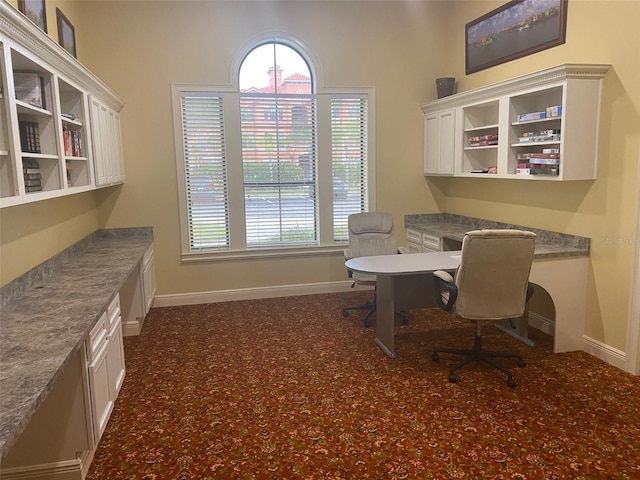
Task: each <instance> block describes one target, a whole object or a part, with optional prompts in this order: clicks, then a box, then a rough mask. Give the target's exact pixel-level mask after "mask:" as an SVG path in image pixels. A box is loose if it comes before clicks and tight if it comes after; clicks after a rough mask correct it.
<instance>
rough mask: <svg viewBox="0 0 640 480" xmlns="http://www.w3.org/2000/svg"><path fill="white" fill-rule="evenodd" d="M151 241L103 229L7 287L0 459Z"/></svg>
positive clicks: (145, 234) (1, 331)
mask: <svg viewBox="0 0 640 480" xmlns="http://www.w3.org/2000/svg"><path fill="white" fill-rule="evenodd" d="M152 243H153V231H152V229H151V228H150V227H143V228H131V229H109V230H98V231H97V232H94V234H92V235H90V236H89V237H87V238H86V239H84V240H82V241H81V242H78V244H76V245H74V246H73V247H70V248H69V249H67V250H65V252H63V253H61V254H60V255H56V256H55V257H53V258H52V259H50V260H49V261H47V262H45V263H43V264H42V265H40V266H38V267H36V268H34V269H33V270H31V271H30V272H27V273H26V274H24V275H23V276H22V277H20V278H19V279H16V280H14V281H12V282H10V283H9V284H7V285H5V286H3V287H2V289H1V290H2V295H1V297H0V298H1V300H2V303H0V308H1V309H2V315H1V317H0V392H1V394H0V458H1V457H2V456H4V455H5V454H6V453H8V451H9V449H10V448H11V446H12V445H13V443H14V441H15V440H16V439H17V438H18V436H19V435H20V433H21V432H22V431H23V430H24V428H25V426H26V425H27V424H28V422H29V420H30V419H31V416H32V415H33V414H34V413H35V411H36V410H37V409H38V407H39V406H40V405H41V404H42V402H43V401H44V399H45V397H46V396H47V394H48V393H49V392H50V391H51V389H52V388H53V385H54V384H55V382H56V380H57V378H58V376H59V374H60V373H61V372H62V371H63V370H64V367H65V365H66V364H67V362H68V361H69V359H70V358H71V357H72V355H73V354H74V353H75V352H76V351H77V350H78V349H80V348H82V346H83V344H84V341H85V339H86V337H87V336H88V334H89V332H90V331H91V329H92V328H93V326H94V325H95V324H96V322H97V321H98V319H99V318H100V316H101V315H102V313H103V312H105V311H106V309H107V305H108V304H109V302H110V301H111V300H112V299H113V298H114V296H115V295H116V294H117V293H118V291H119V290H120V288H121V287H122V285H123V283H124V281H125V280H126V279H127V277H128V276H129V274H130V273H131V272H132V271H133V269H134V268H135V267H136V266H137V265H138V264H139V263H140V261H141V260H142V258H143V255H144V253H145V251H146V250H147V249H148V247H149V246H150V245H151V244H152Z"/></svg>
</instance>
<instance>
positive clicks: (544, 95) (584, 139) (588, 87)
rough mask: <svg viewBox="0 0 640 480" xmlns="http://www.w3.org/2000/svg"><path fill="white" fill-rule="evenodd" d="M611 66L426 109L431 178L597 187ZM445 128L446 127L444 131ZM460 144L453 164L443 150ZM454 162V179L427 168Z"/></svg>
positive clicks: (522, 82)
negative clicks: (440, 118)
mask: <svg viewBox="0 0 640 480" xmlns="http://www.w3.org/2000/svg"><path fill="white" fill-rule="evenodd" d="M608 69H609V65H584V64H565V65H559V66H557V67H553V68H549V69H546V70H542V71H540V72H536V73H532V74H529V75H524V76H521V77H517V78H514V79H511V80H506V81H504V82H500V83H496V84H493V85H489V86H486V87H482V88H478V89H475V90H470V91H468V92H464V93H460V94H457V95H452V96H449V97H445V98H443V99H439V100H435V101H433V102H429V103H427V104H424V105H422V107H421V108H422V110H423V112H424V114H425V124H426V122H427V119H430V118H432V117H433V115H434V113H435V112H442V111H452V110H453V111H455V121H452V122H450V123H449V124H447V125H446V126H447V127H448V128H449V129H448V130H447V131H444V130H446V129H441V131H439V132H438V133H437V134H435V133H434V132H435V130H433V129H432V130H431V131H429V130H428V129H425V172H424V173H425V175H437V174H440V175H452V176H458V177H466V176H468V177H476V178H509V179H529V180H552V181H564V180H593V179H595V178H596V174H597V159H598V133H599V132H598V130H599V119H600V99H601V90H602V81H603V78H604V76H605V74H606V72H607V70H608ZM443 125H444V124H442V123H441V124H439V126H440V127H443ZM450 138H453V139H454V140H453V143H454V145H453V147H452V151H453V152H454V153H453V159H452V160H451V159H450V158H449V157H450V155H445V156H444V157H443V156H442V154H441V152H440V147H439V145H440V144H441V143H442V142H443V141H444V139H447V141H448V139H450ZM442 161H446V162H450V163H451V168H450V170H449V171H445V170H444V169H441V170H439V171H437V170H436V169H434V168H427V166H428V165H438V164H439V163H441V162H442Z"/></svg>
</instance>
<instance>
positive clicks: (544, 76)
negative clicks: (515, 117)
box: [420, 63, 611, 113]
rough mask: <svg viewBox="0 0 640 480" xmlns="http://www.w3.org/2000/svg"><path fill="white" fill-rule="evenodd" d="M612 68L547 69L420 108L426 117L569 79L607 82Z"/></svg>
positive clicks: (574, 65) (576, 66)
mask: <svg viewBox="0 0 640 480" xmlns="http://www.w3.org/2000/svg"><path fill="white" fill-rule="evenodd" d="M610 67H611V65H607V64H582V63H565V64H563V65H558V66H555V67H551V68H547V69H546V70H540V71H539V72H534V73H530V74H527V75H522V76H520V77H516V78H512V79H509V80H505V81H502V82H498V83H493V84H491V85H487V86H484V87H480V88H476V89H473V90H468V91H466V92H461V93H457V94H455V95H450V96H448V97H444V98H440V99H438V100H434V101H431V102H427V103H425V104H423V105H421V106H420V108H421V109H422V111H423V112H424V113H427V112H433V111H437V110H442V109H445V108H451V107H457V106H459V105H463V104H468V103H469V102H470V100H472V101H473V102H479V101H482V100H485V99H488V98H496V97H499V96H502V95H506V94H509V93H512V92H516V91H522V90H525V89H527V88H534V87H540V86H544V85H550V84H554V83H561V82H563V81H565V80H569V79H578V78H581V79H585V78H590V79H595V80H598V79H601V78H604V76H605V74H606V73H607V71H608V70H609V68H610Z"/></svg>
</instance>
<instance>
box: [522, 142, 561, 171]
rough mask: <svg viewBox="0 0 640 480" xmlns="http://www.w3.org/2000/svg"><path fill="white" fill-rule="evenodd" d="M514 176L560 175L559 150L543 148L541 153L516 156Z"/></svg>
mask: <svg viewBox="0 0 640 480" xmlns="http://www.w3.org/2000/svg"><path fill="white" fill-rule="evenodd" d="M517 160H518V168H516V175H558V174H559V173H560V150H559V149H557V148H545V149H544V150H543V151H542V152H541V153H538V152H532V153H520V154H518V156H517Z"/></svg>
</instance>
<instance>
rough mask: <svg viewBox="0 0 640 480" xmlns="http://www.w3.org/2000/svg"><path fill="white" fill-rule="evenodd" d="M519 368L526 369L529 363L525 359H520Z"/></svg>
mask: <svg viewBox="0 0 640 480" xmlns="http://www.w3.org/2000/svg"><path fill="white" fill-rule="evenodd" d="M518 366H519V367H520V368H524V367H526V366H527V363H526V362H525V361H524V360H523V359H519V360H518Z"/></svg>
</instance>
